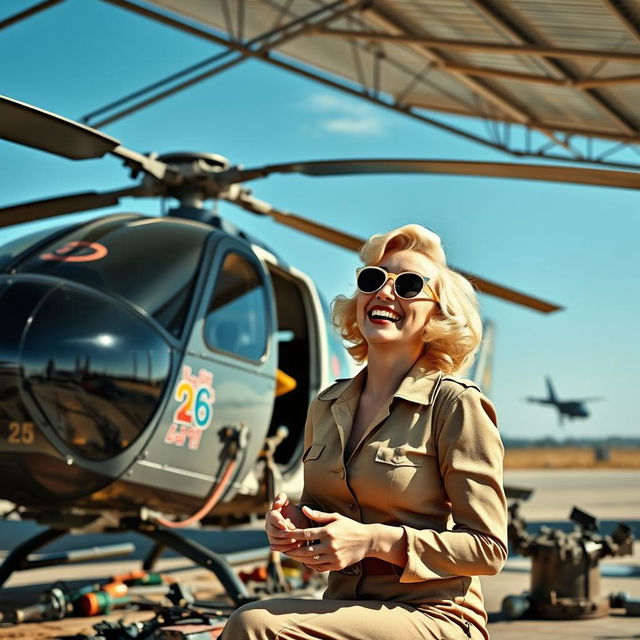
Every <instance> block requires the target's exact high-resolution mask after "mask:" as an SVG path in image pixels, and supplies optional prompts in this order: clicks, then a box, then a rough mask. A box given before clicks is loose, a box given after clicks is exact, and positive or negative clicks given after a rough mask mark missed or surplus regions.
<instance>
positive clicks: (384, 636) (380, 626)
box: [220, 598, 484, 640]
mask: <svg viewBox="0 0 640 640" xmlns="http://www.w3.org/2000/svg"><path fill="white" fill-rule="evenodd" d="M470 633H471V636H468V635H467V634H466V633H465V630H464V629H463V627H461V626H460V624H457V623H456V622H455V621H454V620H451V619H450V618H448V617H446V616H444V615H443V614H442V612H440V611H438V609H436V608H434V607H426V608H425V609H415V608H413V607H410V606H408V605H405V604H402V603H399V602H380V601H375V600H302V599H293V598H274V599H272V600H261V601H259V602H252V603H250V604H247V605H244V606H242V607H240V608H239V609H236V611H234V613H233V615H232V616H231V618H229V621H228V622H227V624H226V626H225V628H224V632H223V633H222V636H220V640H333V639H336V640H397V639H401V640H423V639H424V640H463V639H465V640H468V639H469V637H471V638H472V639H473V640H475V639H476V638H478V639H479V638H483V637H484V636H483V634H482V633H481V632H480V631H479V630H478V629H476V628H474V627H473V625H471V629H470Z"/></svg>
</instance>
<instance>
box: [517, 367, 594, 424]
mask: <svg viewBox="0 0 640 640" xmlns="http://www.w3.org/2000/svg"><path fill="white" fill-rule="evenodd" d="M546 382H547V391H548V393H549V397H548V398H526V400H527V402H535V403H537V404H550V405H553V406H554V407H556V409H558V418H559V420H560V426H562V425H563V420H564V416H568V418H569V419H570V420H573V419H574V418H588V417H589V412H588V411H587V407H586V406H585V402H593V401H594V400H602V398H581V399H577V400H559V399H558V396H556V392H555V390H554V388H553V384H552V382H551V378H550V377H549V376H547V377H546Z"/></svg>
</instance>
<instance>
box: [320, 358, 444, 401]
mask: <svg viewBox="0 0 640 640" xmlns="http://www.w3.org/2000/svg"><path fill="white" fill-rule="evenodd" d="M366 375H367V372H366V367H365V368H364V369H362V370H361V371H360V372H359V373H358V374H357V375H355V376H354V377H353V378H350V379H347V380H338V382H336V383H335V384H334V385H332V386H331V387H329V388H328V389H327V390H325V391H323V392H322V393H321V394H320V395H319V398H320V400H338V399H340V400H343V401H346V400H350V399H352V398H353V397H354V396H357V395H360V393H361V392H362V388H363V387H364V382H365V379H366ZM442 375H443V374H442V371H440V370H438V369H433V367H432V365H431V363H430V362H429V360H428V358H427V357H426V356H423V357H422V358H419V359H418V360H416V362H415V363H414V364H413V366H412V367H411V369H410V370H409V372H408V373H407V375H406V376H405V377H404V379H403V380H402V382H401V383H400V386H399V387H398V389H397V390H396V392H395V393H394V394H393V397H394V398H402V399H403V400H408V401H409V402H415V403H416V404H423V405H428V404H431V402H432V401H433V398H434V396H435V392H436V391H437V389H438V387H439V386H440V380H441V379H442Z"/></svg>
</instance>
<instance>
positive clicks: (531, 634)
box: [0, 469, 640, 640]
mask: <svg viewBox="0 0 640 640" xmlns="http://www.w3.org/2000/svg"><path fill="white" fill-rule="evenodd" d="M505 484H507V485H514V486H518V487H523V488H532V489H534V494H533V496H532V498H531V499H530V500H529V501H528V502H526V503H524V504H523V506H522V508H521V513H522V515H523V516H524V517H525V519H526V520H527V521H528V522H530V526H531V528H536V527H537V526H539V525H540V524H541V523H548V524H552V525H554V526H555V525H563V526H565V528H566V526H567V518H568V514H569V512H570V511H571V508H572V507H573V506H578V507H580V508H581V509H582V510H584V511H587V512H589V513H591V514H592V515H594V516H596V517H597V518H599V520H600V521H601V525H602V529H603V530H606V529H609V530H611V529H612V528H613V527H614V526H615V524H616V523H617V522H620V521H624V522H630V523H632V524H635V527H636V533H637V535H639V536H640V471H629V470H619V471H618V470H609V469H608V470H567V471H558V470H532V471H526V470H525V471H508V472H507V473H506V474H505ZM29 527H30V528H31V529H33V530H35V529H34V527H33V525H31V524H29V523H11V522H5V523H3V522H1V521H0V550H3V549H4V550H6V549H8V548H11V546H13V544H15V543H17V542H21V541H22V540H24V539H25V535H27V530H28V529H29ZM194 537H197V538H198V539H199V540H200V541H201V542H202V543H204V544H209V545H211V546H212V548H216V547H219V545H220V544H222V543H224V546H225V550H229V551H230V550H233V549H234V544H236V545H238V544H239V545H240V546H241V547H242V546H247V545H254V546H259V545H260V541H261V534H260V532H254V533H251V532H246V533H244V534H242V535H238V533H237V532H234V533H221V532H214V533H210V532H196V535H195V536H194ZM16 538H18V539H16ZM132 539H137V540H139V538H138V537H137V536H133V537H132ZM91 541H92V544H99V543H100V542H102V543H103V544H112V543H114V542H116V541H117V542H120V541H122V539H117V540H116V539H114V537H113V536H104V538H103V539H102V540H101V537H100V536H92V537H91ZM57 544H59V545H62V546H63V547H65V548H79V547H80V546H85V543H81V542H80V540H74V539H72V538H68V539H67V540H64V541H60V542H59V543H57ZM143 555H144V553H143V551H142V545H139V548H138V550H137V552H136V557H137V558H138V560H136V559H122V560H117V561H109V562H102V563H91V564H84V565H74V566H71V565H69V566H65V567H57V568H44V569H34V570H31V571H24V572H19V573H15V574H14V575H13V576H12V577H11V578H10V579H9V581H8V582H7V585H6V587H5V588H4V589H2V590H0V607H2V608H4V607H7V606H9V605H10V604H17V603H28V602H32V601H35V600H36V599H37V597H38V595H39V594H40V593H41V592H42V591H43V590H44V589H47V588H49V587H50V586H51V585H52V584H53V583H54V582H56V581H57V580H60V579H64V580H68V581H74V582H75V583H77V584H83V583H87V582H91V581H93V580H95V579H98V578H105V577H108V576H110V575H114V574H117V573H123V572H126V571H130V570H132V569H135V568H137V567H138V566H139V558H141V557H142V556H143ZM529 565H530V563H529V560H528V559H527V558H522V557H514V558H510V559H509V561H508V562H507V565H506V567H505V569H504V570H503V571H502V573H501V574H500V575H498V576H491V577H487V578H482V583H483V589H484V593H485V599H486V607H487V611H488V612H489V615H490V624H489V630H490V633H491V638H492V640H515V639H516V638H518V639H535V640H538V639H542V638H545V639H553V640H556V639H558V640H560V639H562V640H565V639H567V640H568V639H574V638H575V639H578V638H579V639H580V640H622V639H626V640H631V639H640V618H632V617H627V616H625V615H624V612H623V611H622V610H615V611H614V612H612V615H609V616H607V617H605V618H599V619H594V620H582V621H579V620H577V621H543V620H514V621H508V620H505V619H504V618H503V616H502V615H501V613H500V605H501V602H502V599H503V598H504V597H505V596H506V595H509V594H520V593H522V592H523V591H525V590H527V589H528V587H529ZM601 567H602V574H603V579H602V593H603V595H605V594H608V593H610V592H614V591H615V592H618V591H627V592H629V593H630V594H631V595H632V596H634V597H636V598H640V544H638V543H636V545H635V549H634V554H633V555H632V556H627V557H622V558H606V559H604V560H603V561H602V564H601ZM159 568H160V569H162V570H163V571H169V572H171V574H172V575H173V576H174V577H176V578H179V579H180V581H181V582H183V583H185V584H189V585H191V586H192V587H193V588H194V589H195V590H196V591H197V592H198V595H199V596H200V597H203V598H205V597H206V598H210V597H214V596H216V595H218V594H219V593H220V586H219V584H218V583H217V581H215V580H214V579H213V578H212V576H211V574H209V573H208V572H206V571H204V570H203V569H200V568H194V567H193V566H192V565H191V564H190V563H189V561H187V560H185V559H182V558H177V557H168V558H163V559H162V560H161V561H160V565H159ZM148 616H149V614H148V613H146V614H142V613H140V612H131V613H128V614H126V617H127V619H128V620H136V619H142V618H143V617H148ZM120 617H122V614H121V613H119V612H114V613H112V614H111V615H110V618H111V619H112V620H116V619H119V618H120ZM103 618H104V616H102V617H100V618H95V619H89V618H87V619H67V620H62V621H57V622H47V623H38V624H22V625H18V626H12V627H4V628H2V627H0V640H8V639H9V638H11V640H23V639H25V640H26V639H29V640H30V639H32V638H33V639H36V638H37V639H40V638H42V639H44V638H55V637H60V636H62V635H69V634H74V633H90V632H91V631H92V629H91V625H92V624H94V623H95V622H98V621H99V620H101V619H103ZM390 640H392V639H390ZM393 640H395V639H393ZM402 640H405V639H402ZM406 640H410V639H406Z"/></svg>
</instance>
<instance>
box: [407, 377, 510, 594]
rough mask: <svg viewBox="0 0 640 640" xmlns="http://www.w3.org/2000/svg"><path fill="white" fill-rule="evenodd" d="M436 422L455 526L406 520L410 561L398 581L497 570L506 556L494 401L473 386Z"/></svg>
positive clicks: (500, 456) (501, 455)
mask: <svg viewBox="0 0 640 640" xmlns="http://www.w3.org/2000/svg"><path fill="white" fill-rule="evenodd" d="M438 422H439V423H440V427H439V430H438V432H437V433H436V438H437V440H436V442H437V451H438V462H439V465H440V471H441V474H442V478H443V482H444V487H445V490H446V493H447V496H448V498H449V501H450V503H451V514H452V519H453V527H452V529H451V530H447V531H435V530H433V529H416V528H413V527H409V526H405V525H403V529H404V531H405V535H406V543H407V563H406V566H405V568H404V571H403V573H402V575H401V576H400V582H422V581H424V580H431V579H434V578H447V577H451V576H460V575H463V576H474V575H493V574H496V573H498V572H499V571H500V569H501V568H502V566H503V565H504V563H505V560H506V558H507V505H506V498H505V495H504V488H503V484H502V475H503V458H504V448H503V445H502V441H501V439H500V435H499V433H498V428H497V420H496V414H495V409H494V407H493V405H492V404H491V402H490V401H489V400H488V399H487V398H486V397H485V396H484V395H482V394H481V393H480V392H479V391H478V390H477V389H474V388H473V387H469V388H467V389H465V390H464V391H462V392H461V393H460V394H459V395H457V396H456V397H455V398H454V399H453V400H452V401H451V402H450V404H449V405H448V406H447V407H446V408H445V409H444V411H443V418H442V419H441V420H439V421H438Z"/></svg>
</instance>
